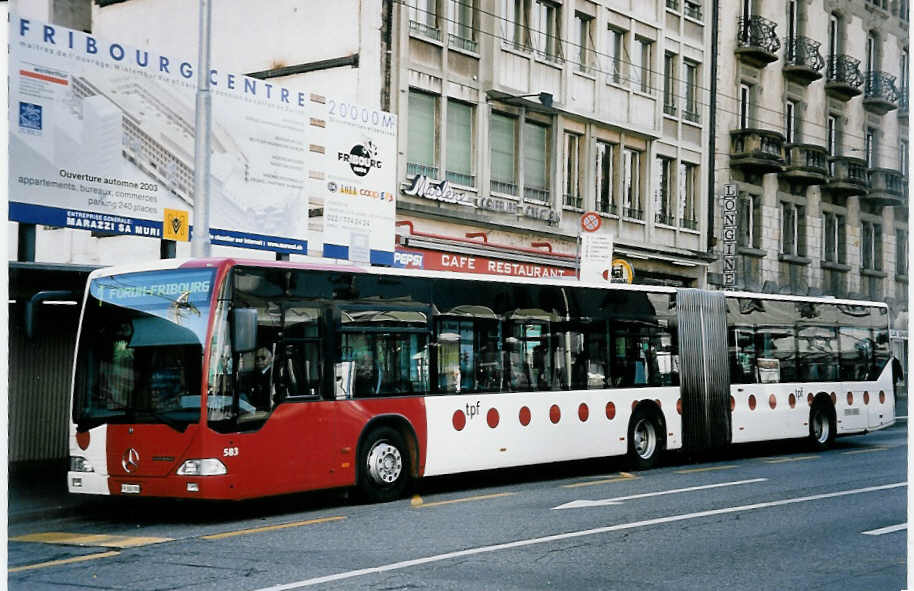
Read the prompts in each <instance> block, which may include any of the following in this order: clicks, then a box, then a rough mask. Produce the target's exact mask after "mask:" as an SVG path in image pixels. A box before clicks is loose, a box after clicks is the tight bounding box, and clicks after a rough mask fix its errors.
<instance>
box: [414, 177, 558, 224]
mask: <svg viewBox="0 0 914 591" xmlns="http://www.w3.org/2000/svg"><path fill="white" fill-rule="evenodd" d="M403 193H404V194H405V195H413V196H415V197H421V198H423V199H429V200H431V201H441V202H442V203H456V204H457V205H464V206H466V207H474V208H476V209H482V210H484V211H492V212H495V213H506V214H509V215H518V216H522V217H525V218H530V219H534V220H538V221H541V222H545V223H547V224H556V223H558V221H559V217H558V214H556V213H555V211H553V210H552V209H550V208H548V207H542V206H539V205H533V204H531V203H518V202H516V201H512V200H510V199H500V198H498V197H473V196H471V195H467V194H466V193H463V192H461V191H457V190H455V189H454V188H453V187H452V186H451V183H450V181H448V180H447V179H444V180H441V181H439V180H433V179H430V178H428V177H427V176H425V175H423V174H418V175H416V176H414V177H413V178H412V180H410V181H407V182H406V183H404V187H403Z"/></svg>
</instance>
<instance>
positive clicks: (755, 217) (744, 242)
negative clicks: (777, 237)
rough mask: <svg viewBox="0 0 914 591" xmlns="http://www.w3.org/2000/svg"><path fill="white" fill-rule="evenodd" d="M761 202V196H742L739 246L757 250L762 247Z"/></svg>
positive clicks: (738, 236) (740, 202)
mask: <svg viewBox="0 0 914 591" xmlns="http://www.w3.org/2000/svg"><path fill="white" fill-rule="evenodd" d="M761 201H762V197H761V195H750V194H749V193H741V194H740V196H739V234H738V235H737V241H736V243H737V246H741V247H744V248H755V249H759V248H761V247H762V212H761Z"/></svg>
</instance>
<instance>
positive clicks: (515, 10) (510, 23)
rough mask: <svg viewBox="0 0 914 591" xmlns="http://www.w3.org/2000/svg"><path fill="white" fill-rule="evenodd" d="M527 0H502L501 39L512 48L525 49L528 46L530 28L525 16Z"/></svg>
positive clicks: (529, 43)
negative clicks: (503, 17)
mask: <svg viewBox="0 0 914 591" xmlns="http://www.w3.org/2000/svg"><path fill="white" fill-rule="evenodd" d="M528 1H529V0H503V4H502V6H503V7H504V14H505V20H504V22H503V24H502V26H503V31H502V39H504V40H505V41H506V42H507V43H509V44H511V46H512V47H514V49H518V50H521V51H523V50H526V49H528V48H529V47H530V45H531V41H530V28H529V27H528V26H527V25H528V18H527V6H528V4H527V3H528Z"/></svg>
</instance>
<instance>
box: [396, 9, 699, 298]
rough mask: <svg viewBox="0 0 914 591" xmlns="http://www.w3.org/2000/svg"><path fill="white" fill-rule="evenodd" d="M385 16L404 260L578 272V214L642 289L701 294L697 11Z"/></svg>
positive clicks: (433, 11)
mask: <svg viewBox="0 0 914 591" xmlns="http://www.w3.org/2000/svg"><path fill="white" fill-rule="evenodd" d="M391 12H392V21H391V22H392V37H391V52H392V63H391V72H390V80H391V82H390V84H391V93H390V108H391V110H393V111H394V112H396V113H397V114H398V115H399V116H400V153H401V155H405V158H401V159H400V164H399V169H398V178H399V179H402V183H403V187H404V191H403V192H402V194H401V195H400V198H399V201H398V205H397V210H398V219H399V220H400V223H401V224H402V226H403V228H404V230H403V234H404V236H403V239H402V242H403V243H404V245H405V246H406V247H410V246H421V247H422V248H426V249H445V250H446V249H448V248H459V249H460V252H465V253H469V254H478V255H481V256H505V254H504V252H505V251H506V250H511V251H514V252H515V253H519V252H524V255H523V256H524V257H533V258H530V259H529V260H537V261H540V262H543V263H548V264H553V265H560V266H561V265H573V264H574V259H573V256H574V254H575V253H576V241H577V236H578V234H579V233H580V219H581V215H582V214H583V213H584V212H586V211H595V212H597V213H599V215H600V216H601V220H602V224H601V225H602V227H603V230H602V231H606V232H609V233H611V234H612V235H614V240H615V247H614V253H615V256H616V257H620V258H623V259H625V260H626V261H627V262H629V263H630V264H631V266H632V267H633V268H634V280H635V281H636V282H649V283H666V284H671V285H691V286H698V285H700V284H704V281H705V276H706V269H707V265H708V264H709V262H710V257H709V256H707V254H706V251H707V231H708V228H707V225H708V224H707V209H706V199H705V195H706V187H707V179H706V176H707V175H706V160H707V156H706V154H705V152H704V150H703V148H702V146H704V145H706V144H707V142H706V139H707V138H708V137H709V136H708V131H707V127H706V125H707V119H708V111H707V108H708V107H707V99H706V97H707V91H706V88H707V78H708V70H707V68H706V67H705V61H706V59H707V52H706V49H705V48H706V46H707V38H706V37H707V32H708V31H707V29H708V28H707V27H706V26H705V15H704V14H703V8H702V5H701V4H699V3H696V2H693V1H691V0H690V1H688V2H679V1H674V0H666V1H664V0H651V1H645V0H602V1H599V2H591V1H588V0H562V1H553V0H409V2H408V3H406V4H400V3H396V4H394V5H393V6H392V11H391ZM416 179H419V187H418V188H417V187H416V186H415V184H416ZM493 244H498V245H500V247H505V248H500V247H497V246H493ZM531 249H532V250H540V251H541V254H540V255H535V254H533V253H531V252H529V251H530V250H531ZM550 251H551V253H552V256H550ZM556 254H557V255H559V257H556V256H555V255H556ZM562 261H564V262H562Z"/></svg>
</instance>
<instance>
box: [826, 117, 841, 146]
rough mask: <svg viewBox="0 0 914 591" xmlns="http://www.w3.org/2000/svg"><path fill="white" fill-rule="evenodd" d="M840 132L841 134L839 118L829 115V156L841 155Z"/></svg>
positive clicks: (827, 122) (827, 137)
mask: <svg viewBox="0 0 914 591" xmlns="http://www.w3.org/2000/svg"><path fill="white" fill-rule="evenodd" d="M839 132H840V128H839V126H838V117H837V116H835V115H829V116H828V120H827V121H826V124H825V134H826V138H825V142H826V143H827V144H828V146H826V147H827V148H828V155H829V156H837V155H838V154H839V153H840V149H839V144H838V141H839V137H838V134H839Z"/></svg>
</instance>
